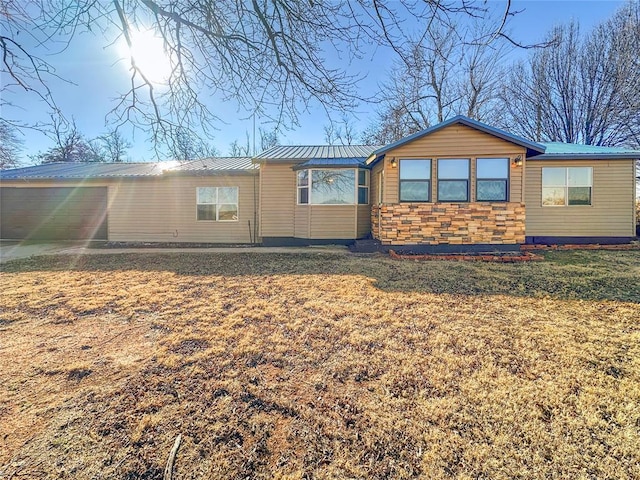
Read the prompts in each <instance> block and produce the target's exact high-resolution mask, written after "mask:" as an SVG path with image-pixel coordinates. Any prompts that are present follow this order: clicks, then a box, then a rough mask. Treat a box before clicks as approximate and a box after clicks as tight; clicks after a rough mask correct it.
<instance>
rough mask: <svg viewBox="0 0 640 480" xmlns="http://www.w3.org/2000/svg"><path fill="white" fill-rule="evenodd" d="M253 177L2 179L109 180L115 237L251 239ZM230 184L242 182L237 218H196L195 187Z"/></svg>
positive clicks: (129, 239)
mask: <svg viewBox="0 0 640 480" xmlns="http://www.w3.org/2000/svg"><path fill="white" fill-rule="evenodd" d="M254 179H255V188H256V189H257V188H258V178H257V176H254V175H231V176H203V177H186V176H180V177H163V178H142V179H135V180H133V179H114V180H99V181H94V180H87V181H83V182H74V181H60V182H51V181H47V182H28V183H25V182H16V183H14V184H11V185H10V184H9V183H8V182H3V186H4V185H6V186H24V187H27V186H29V187H47V186H50V187H73V186H107V187H108V189H109V195H108V214H107V215H108V216H107V224H108V232H109V233H108V238H109V240H110V241H127V242H198V243H249V242H250V241H251V237H252V235H253V232H254V228H253V227H254V221H255V219H254V213H255V210H254V204H255V200H254ZM225 186H228V187H238V221H229V222H213V221H197V220H196V188H197V187H225ZM256 198H257V197H256ZM249 222H250V223H249ZM250 229H251V234H250ZM254 240H255V239H254Z"/></svg>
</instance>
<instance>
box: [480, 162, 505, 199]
mask: <svg viewBox="0 0 640 480" xmlns="http://www.w3.org/2000/svg"><path fill="white" fill-rule="evenodd" d="M508 195H509V159H508V158H478V159H477V160H476V200H477V201H478V202H506V201H507V199H508Z"/></svg>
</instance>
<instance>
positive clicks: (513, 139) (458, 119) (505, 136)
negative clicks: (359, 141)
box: [369, 115, 545, 163]
mask: <svg viewBox="0 0 640 480" xmlns="http://www.w3.org/2000/svg"><path fill="white" fill-rule="evenodd" d="M456 124H460V125H465V126H467V127H470V128H473V129H475V130H479V131H481V132H484V133H487V134H489V135H492V136H494V137H497V138H500V139H502V140H505V141H507V142H510V143H514V144H516V145H519V146H521V147H525V148H527V151H528V152H529V151H531V152H532V154H534V155H535V154H540V153H544V151H545V146H544V145H543V144H541V143H536V142H532V141H530V140H527V139H526V138H523V137H520V136H518V135H513V134H511V133H509V132H506V131H504V130H501V129H499V128H495V127H492V126H490V125H487V124H485V123H482V122H478V121H477V120H472V119H470V118H468V117H465V116H464V115H458V116H455V117H453V118H450V119H449V120H445V121H444V122H441V123H439V124H437V125H434V126H432V127H429V128H426V129H424V130H421V131H419V132H416V133H414V134H412V135H409V136H407V137H405V138H401V139H400V140H398V141H396V142H393V143H390V144H389V145H385V146H384V147H381V148H379V149H377V150H375V151H374V152H373V154H372V155H371V156H370V157H369V163H371V162H375V161H376V160H377V159H378V158H380V156H382V155H384V154H385V153H387V152H389V151H390V150H393V149H396V148H398V147H400V146H402V145H405V144H407V143H410V142H413V141H415V140H418V139H419V138H422V137H425V136H427V135H430V134H432V133H435V132H437V131H440V130H442V129H444V128H446V127H449V126H451V125H456Z"/></svg>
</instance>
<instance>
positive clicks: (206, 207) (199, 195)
mask: <svg viewBox="0 0 640 480" xmlns="http://www.w3.org/2000/svg"><path fill="white" fill-rule="evenodd" d="M196 218H197V220H198V221H210V222H236V221H238V187H197V189H196Z"/></svg>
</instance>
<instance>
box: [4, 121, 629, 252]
mask: <svg viewBox="0 0 640 480" xmlns="http://www.w3.org/2000/svg"><path fill="white" fill-rule="evenodd" d="M637 158H640V151H633V150H627V149H622V148H611V147H596V146H584V145H572V144H561V143H538V142H533V141H530V140H527V139H525V138H522V137H518V136H516V135H512V134H510V133H508V132H505V131H503V130H499V129H496V128H494V127H491V126H489V125H486V124H483V123H480V122H477V121H474V120H471V119H469V118H466V117H462V116H458V117H455V118H452V119H450V120H448V121H445V122H443V123H441V124H438V125H435V126H434V127H431V128H428V129H426V130H423V131H421V132H418V133H416V134H414V135H411V136H409V137H406V138H404V139H402V140H400V141H398V142H395V143H393V144H390V145H386V146H362V145H351V146H280V147H274V148H272V149H270V150H268V151H265V152H263V153H261V154H260V155H258V156H256V157H255V158H217V159H204V160H197V161H193V162H188V163H184V164H178V163H173V162H164V163H141V164H126V163H125V164H52V165H39V166H34V167H27V168H20V169H15V170H8V171H4V172H1V173H0V182H1V183H0V195H1V201H2V205H1V212H0V214H1V218H0V238H2V239H31V238H42V239H100V240H110V241H130V242H186V243H194V242H195V243H216V244H248V243H263V244H269V245H276V244H278V245H286V244H310V243H335V242H340V243H348V242H353V241H354V240H356V239H361V238H367V237H373V238H375V239H377V240H379V241H380V242H381V243H382V244H383V245H420V246H421V247H422V248H427V249H429V248H431V249H443V248H449V249H451V248H459V249H465V248H484V247H486V246H487V245H488V246H491V248H495V249H498V248H501V249H509V248H517V246H518V245H520V244H523V243H525V242H541V241H544V242H549V241H561V242H585V241H607V242H628V241H629V240H630V239H632V238H633V237H634V235H635V159H637Z"/></svg>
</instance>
